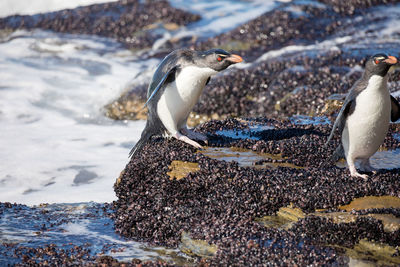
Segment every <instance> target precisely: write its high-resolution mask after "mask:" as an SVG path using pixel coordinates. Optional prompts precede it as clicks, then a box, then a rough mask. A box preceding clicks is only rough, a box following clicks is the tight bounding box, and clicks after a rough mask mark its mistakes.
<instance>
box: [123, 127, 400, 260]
mask: <svg viewBox="0 0 400 267" xmlns="http://www.w3.org/2000/svg"><path fill="white" fill-rule="evenodd" d="M248 127H250V129H251V128H253V129H254V128H261V129H262V128H265V127H268V128H271V129H267V130H261V131H256V132H254V130H253V133H252V137H251V139H249V138H246V139H236V138H232V137H226V136H223V135H222V134H221V131H228V132H229V131H233V132H236V133H237V134H238V136H240V135H242V134H246V131H247V132H248V133H249V132H251V130H250V129H249V128H248ZM240 129H242V130H240ZM329 130H330V126H329V125H317V126H313V125H303V126H300V125H294V124H292V123H290V122H280V121H274V120H270V119H257V120H252V119H250V120H248V121H238V120H232V119H229V120H226V121H210V122H208V123H205V124H203V125H202V126H201V127H199V131H200V132H202V133H206V134H208V135H209V137H210V143H209V145H210V147H206V148H205V149H204V151H196V150H195V149H193V148H192V147H189V146H187V145H185V144H183V143H182V142H179V141H176V140H164V139H155V140H154V141H152V142H151V143H150V144H149V145H147V146H146V147H145V148H144V150H143V151H142V153H140V154H139V155H138V156H137V157H135V158H133V159H132V160H131V162H130V163H129V164H128V165H127V167H126V169H125V170H124V171H123V173H122V174H121V177H120V178H119V179H118V180H117V182H116V184H115V191H116V193H117V196H118V201H116V203H115V208H116V215H115V216H116V218H115V227H116V230H117V232H118V233H120V234H122V235H123V236H127V237H130V238H133V239H135V240H141V241H146V242H150V243H154V244H157V245H166V246H172V247H176V246H179V245H180V244H181V241H182V235H183V233H189V235H190V236H191V237H192V238H193V239H198V240H204V241H206V242H207V243H208V244H210V245H215V246H216V247H217V248H218V250H217V251H216V252H215V254H213V256H212V257H209V258H208V259H207V260H204V262H206V263H207V264H210V265H218V264H223V265H235V264H238V265H241V264H243V265H246V264H255V265H257V264H272V265H298V266H304V265H310V264H315V265H322V264H328V265H343V264H344V263H348V261H349V258H347V257H345V256H346V255H349V253H353V252H354V251H353V250H354V247H355V246H357V245H360V242H361V243H362V242H367V243H368V242H376V243H383V244H386V245H388V246H391V247H393V249H394V250H395V251H397V253H398V245H399V241H398V240H400V239H399V238H400V230H399V228H398V226H399V218H398V217H397V216H398V215H399V212H400V210H399V208H400V206H397V205H399V203H400V202H399V201H400V194H399V190H398V189H399V188H400V187H399V186H400V179H399V178H400V174H399V169H393V170H382V171H381V172H379V173H378V174H373V175H371V177H370V178H369V179H368V180H366V181H365V180H363V179H354V178H353V179H352V178H349V173H348V170H347V169H343V168H338V167H336V166H335V164H334V163H332V162H329V155H330V154H331V153H332V152H333V150H334V146H335V145H336V144H337V141H336V143H334V144H332V145H331V146H329V147H328V148H324V147H323V144H324V142H325V140H326V136H327V134H328V133H329ZM216 133H219V134H216ZM398 145H399V141H398V140H396V139H393V138H392V136H391V135H389V136H388V138H387V140H386V142H385V146H384V147H385V148H386V149H387V148H393V147H398ZM215 147H219V148H221V147H224V148H226V149H227V150H229V149H230V150H231V151H230V153H232V154H235V153H236V154H238V157H237V158H236V160H237V161H238V162H239V163H238V162H235V161H231V162H229V160H228V158H229V157H232V156H231V155H229V153H225V154H221V153H219V154H218V153H213V152H210V153H209V150H213V148H215ZM232 148H234V149H232ZM225 151H226V150H225ZM214 152H215V151H214ZM246 153H247V154H246ZM248 153H254V154H258V155H260V156H261V157H262V158H263V160H261V161H259V160H257V159H258V158H257V157H256V156H254V162H253V164H252V166H241V161H240V158H241V156H240V155H241V154H242V157H243V158H246V157H247V158H251V156H250V157H249V156H248ZM174 162H175V163H176V162H181V164H182V165H181V167H180V168H184V166H185V164H189V163H190V164H193V163H195V164H196V167H195V168H192V169H190V168H187V173H186V175H184V176H183V177H182V175H181V176H180V179H177V178H176V175H175V174H174V167H173V165H174V164H173V163H174ZM327 162H328V163H327ZM175 165H176V164H175ZM192 167H193V166H192ZM365 196H391V198H393V199H392V200H393V201H394V202H393V203H391V204H388V206H385V207H380V208H374V207H369V206H368V205H366V206H363V207H361V208H360V209H357V208H356V209H355V210H353V209H352V208H348V209H347V211H346V210H343V206H345V205H346V204H349V203H351V202H352V201H353V200H354V199H358V198H362V197H365ZM376 203H379V198H378V201H376ZM388 203H389V202H388ZM394 203H397V204H394ZM392 204H393V205H392ZM282 214H285V215H282ZM361 214H363V216H361ZM366 214H368V215H370V216H364V215H366ZM375 214H381V215H382V214H384V216H388V217H391V218H392V217H393V218H397V219H395V221H396V222H395V223H394V224H396V225H397V226H396V228H394V229H392V230H393V231H387V230H385V223H384V221H382V220H380V219H378V217H374V216H376V215H375ZM282 217H283V218H286V220H285V219H283V218H282ZM344 217H348V218H347V220H346V219H343V218H344ZM277 222H278V223H277ZM288 222H291V225H290V227H288V226H287V223H288ZM354 253H355V252H354ZM356 255H358V254H357V253H356ZM396 255H397V256H396ZM198 256H203V255H198ZM358 256H359V257H361V258H363V257H362V256H360V255H358ZM356 258H357V257H356ZM378 258H379V256H376V257H375V256H371V257H370V258H368V259H370V260H374V261H378ZM399 259H400V258H399V257H398V254H393V255H390V256H389V258H388V263H396V262H398V261H399Z"/></svg>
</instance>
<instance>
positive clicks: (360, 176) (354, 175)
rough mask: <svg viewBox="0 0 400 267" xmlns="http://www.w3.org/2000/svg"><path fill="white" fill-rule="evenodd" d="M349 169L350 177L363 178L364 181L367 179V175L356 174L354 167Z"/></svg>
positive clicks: (351, 166)
mask: <svg viewBox="0 0 400 267" xmlns="http://www.w3.org/2000/svg"><path fill="white" fill-rule="evenodd" d="M349 169H350V175H351V177H359V178H363V179H364V180H367V179H368V175H366V174H361V173H359V172H357V169H356V167H355V166H354V165H350V166H349Z"/></svg>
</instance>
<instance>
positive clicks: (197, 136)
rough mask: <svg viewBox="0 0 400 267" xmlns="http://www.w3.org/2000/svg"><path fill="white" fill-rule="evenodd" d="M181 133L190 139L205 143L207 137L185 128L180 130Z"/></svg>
mask: <svg viewBox="0 0 400 267" xmlns="http://www.w3.org/2000/svg"><path fill="white" fill-rule="evenodd" d="M181 131H182V133H183V134H184V135H186V136H187V137H189V138H191V139H196V140H200V141H207V136H206V135H205V134H202V133H197V132H195V131H192V130H190V129H189V128H187V127H184V128H182V129H181Z"/></svg>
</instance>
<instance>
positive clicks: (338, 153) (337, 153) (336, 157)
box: [331, 144, 345, 162]
mask: <svg viewBox="0 0 400 267" xmlns="http://www.w3.org/2000/svg"><path fill="white" fill-rule="evenodd" d="M344 157H345V156H344V148H343V145H342V144H340V145H339V146H338V147H337V148H336V150H335V152H333V154H332V157H331V160H332V161H333V162H337V161H338V160H340V159H343V158H344Z"/></svg>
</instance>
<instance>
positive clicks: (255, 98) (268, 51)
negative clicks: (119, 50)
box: [0, 0, 400, 266]
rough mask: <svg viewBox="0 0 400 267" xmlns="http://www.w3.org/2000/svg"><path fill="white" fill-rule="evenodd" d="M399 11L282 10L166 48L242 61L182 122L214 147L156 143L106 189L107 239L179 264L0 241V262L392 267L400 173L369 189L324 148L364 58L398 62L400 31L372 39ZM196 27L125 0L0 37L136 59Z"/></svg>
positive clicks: (112, 112) (0, 23)
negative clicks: (47, 37)
mask: <svg viewBox="0 0 400 267" xmlns="http://www.w3.org/2000/svg"><path fill="white" fill-rule="evenodd" d="M399 2H400V1H394V0H393V1H385V3H384V4H383V5H380V4H381V1H367V2H363V1H357V0H354V1H346V3H344V2H343V1H334V0H332V1H331V0H320V1H318V2H316V1H315V2H314V1H313V2H311V3H309V4H304V3H303V4H297V3H296V2H294V3H287V4H282V5H281V6H280V7H279V8H276V9H273V10H272V11H270V12H267V13H265V14H263V15H261V16H260V17H258V18H255V19H253V20H251V21H249V22H247V23H245V24H243V25H240V26H238V27H237V28H235V29H233V30H231V31H229V32H226V33H223V34H221V35H218V36H214V37H212V38H209V39H207V40H197V39H196V38H192V39H190V40H189V39H188V40H185V41H184V42H183V43H182V42H172V41H171V42H169V43H168V44H169V46H168V49H175V48H179V47H181V46H182V45H183V44H184V45H186V46H189V45H190V46H192V47H194V48H196V49H209V48H211V47H221V48H224V49H227V50H229V51H231V52H235V53H237V54H239V55H241V56H243V57H244V58H245V60H246V61H247V65H245V66H244V67H243V68H231V69H230V70H228V71H226V72H225V73H223V74H222V75H218V76H217V77H215V78H213V79H212V80H211V82H210V84H209V85H208V86H207V88H206V90H205V92H204V94H203V96H202V98H201V100H200V101H199V103H198V104H197V105H196V106H195V109H194V112H193V114H192V116H191V124H192V125H198V126H197V127H196V131H199V132H201V133H204V134H207V136H208V137H209V141H208V143H207V144H203V145H204V149H203V150H196V149H194V148H193V147H190V146H188V145H186V144H184V143H182V142H180V141H177V140H175V139H162V138H154V139H153V140H152V141H151V142H150V143H148V144H147V145H146V146H145V147H144V149H143V150H142V151H141V152H140V153H139V154H137V155H136V157H134V158H132V159H131V160H130V162H129V163H128V164H127V165H126V168H125V169H124V170H122V172H121V175H120V177H119V178H118V179H117V181H116V183H115V186H114V189H115V192H116V194H117V197H118V200H117V201H115V202H114V203H112V204H111V205H112V207H111V208H112V210H113V212H110V213H108V214H107V216H110V217H111V218H112V219H113V220H114V223H115V230H116V232H117V233H118V234H120V235H121V236H123V237H126V238H128V239H130V240H135V241H140V242H146V243H148V244H151V245H157V246H159V245H162V246H166V247H170V248H179V249H180V251H181V253H182V254H184V255H189V256H188V257H190V258H189V260H188V261H185V262H177V261H175V262H174V261H162V260H161V261H158V262H157V261H141V260H133V261H131V262H129V263H124V262H118V261H117V260H116V259H114V258H112V257H109V256H98V255H97V256H96V255H92V254H91V253H90V252H89V251H88V250H87V248H86V247H84V246H77V247H75V248H71V249H70V250H65V249H62V248H58V247H57V246H52V245H51V244H48V245H43V246H41V247H37V248H29V247H18V248H16V247H15V246H13V245H12V244H11V245H7V244H6V245H4V244H3V246H2V247H1V248H0V254H1V253H5V252H4V251H15V254H16V255H18V256H21V257H24V256H22V255H28V256H27V257H25V258H23V261H22V262H21V263H18V264H17V265H20V266H35V265H54V264H60V265H74V264H80V265H87V266H136V265H137V264H138V265H141V266H160V265H161V266H168V265H171V266H172V265H197V266H221V265H222V266H231V265H233V266H248V265H271V266H275V265H277V266H306V265H318V266H320V265H324V266H343V265H346V264H349V265H356V264H360V263H363V264H375V265H384V266H398V265H399V264H400V251H399V246H400V241H399V240H400V164H398V165H396V163H394V166H393V167H392V168H387V167H386V165H382V166H383V167H382V170H380V171H379V172H378V173H376V174H370V177H369V178H368V179H367V180H364V179H358V178H350V176H349V171H348V169H347V168H344V164H343V162H339V163H335V162H333V161H332V160H331V159H330V155H331V154H332V153H333V151H334V149H335V148H336V146H337V145H338V142H339V140H338V139H337V138H336V139H334V140H333V141H332V142H331V143H330V144H329V145H328V146H326V147H325V146H324V143H325V141H326V139H327V136H328V134H329V132H330V129H331V124H329V123H330V122H331V121H333V120H334V119H335V116H336V113H337V111H338V109H339V108H340V106H341V101H342V100H343V99H344V96H345V93H346V92H347V91H348V90H349V88H350V87H351V86H352V84H353V83H354V82H355V81H356V80H357V79H358V78H359V77H360V76H361V73H362V71H363V69H362V66H363V65H364V63H365V60H366V58H367V57H368V56H370V55H371V53H372V52H374V51H377V50H379V51H384V52H387V53H390V54H391V55H394V56H399V50H398V47H399V44H400V38H399V36H400V32H394V33H392V35H391V37H392V38H391V39H390V40H388V41H384V40H381V39H380V38H381V37H382V33H381V31H380V28H379V26H381V27H383V26H384V25H388V24H390V23H391V22H392V19H394V18H395V16H397V14H398V13H396V12H394V13H393V14H391V13H389V12H386V13H385V12H377V11H379V8H381V9H383V8H390V7H392V6H393V5H394V4H396V3H399ZM307 3H308V2H307ZM379 5H380V6H379ZM376 8H377V9H376ZM199 19H200V17H199V16H198V15H194V14H190V13H188V12H186V11H182V10H179V9H176V8H173V7H171V6H170V5H169V3H168V2H167V1H145V2H142V1H134V0H129V1H118V2H115V3H107V4H98V5H92V6H89V7H82V8H77V9H73V10H64V11H60V12H53V13H48V14H39V15H35V16H12V17H8V18H3V19H0V29H2V30H16V29H27V30H31V29H35V28H40V29H46V30H53V31H57V32H65V33H74V34H94V35H99V36H105V37H112V38H115V39H117V40H118V41H120V42H121V43H122V44H123V45H125V46H127V47H129V48H131V49H134V50H141V51H143V50H145V49H149V48H150V47H151V46H152V44H153V43H154V41H155V40H157V39H158V38H160V36H161V34H162V33H164V32H165V31H173V30H175V29H176V28H177V27H180V26H182V25H187V24H189V23H191V22H194V21H197V20H199ZM376 25H378V26H376ZM349 36H352V38H350V37H349ZM386 37H387V36H386ZM282 47H287V48H286V49H284V50H282ZM152 52H153V53H150V54H146V55H144V54H142V56H143V57H155V58H158V59H160V58H161V57H162V56H164V55H165V52H166V48H165V47H164V48H161V49H160V50H157V51H152ZM399 77H400V76H399V75H398V72H394V73H392V74H390V79H389V89H390V91H392V92H394V91H399V90H400V83H399V81H400V78H399ZM146 89H147V83H143V82H142V83H134V84H132V85H131V88H130V89H129V90H127V92H125V93H124V94H123V95H121V97H120V98H119V99H116V100H115V101H113V102H112V103H110V104H109V105H108V106H106V107H105V110H106V111H105V112H106V114H107V116H109V117H110V118H113V119H117V120H122V119H145V118H146V112H145V111H143V110H141V108H142V106H143V103H144V101H145V96H146ZM398 132H399V125H398V124H392V125H391V127H390V131H389V134H388V136H387V138H386V139H385V143H384V144H383V146H382V148H381V150H380V151H379V152H378V153H381V154H380V155H382V157H385V156H386V155H388V153H389V157H390V155H392V158H398V154H399V150H398V149H399V143H400V140H399V135H398ZM390 153H393V154H390ZM383 161H384V160H381V161H379V159H378V160H377V161H376V162H377V164H378V167H379V166H380V165H379V164H380V163H382V162H383ZM9 209H14V212H15V213H18V212H20V211H21V210H23V208H21V209H18V208H17V207H16V206H15V205H14V206H13V205H11V204H9V203H3V204H1V205H0V218H1V217H2V214H3V213H4V212H5V211H6V210H9Z"/></svg>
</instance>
